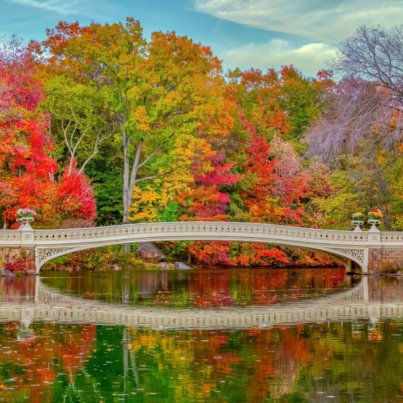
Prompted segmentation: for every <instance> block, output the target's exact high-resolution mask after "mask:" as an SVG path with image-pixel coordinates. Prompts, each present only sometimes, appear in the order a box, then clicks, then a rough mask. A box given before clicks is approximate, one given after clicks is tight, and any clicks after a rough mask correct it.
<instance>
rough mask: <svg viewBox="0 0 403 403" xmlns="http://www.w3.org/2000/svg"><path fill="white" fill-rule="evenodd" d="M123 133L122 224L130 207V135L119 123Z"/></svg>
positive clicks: (127, 247) (127, 245)
mask: <svg viewBox="0 0 403 403" xmlns="http://www.w3.org/2000/svg"><path fill="white" fill-rule="evenodd" d="M121 130H122V135H123V224H128V223H129V207H130V198H129V194H130V175H129V172H130V160H129V155H128V149H129V145H130V137H128V135H127V133H126V130H125V129H124V126H123V124H122V125H121ZM125 252H126V253H130V243H127V244H125Z"/></svg>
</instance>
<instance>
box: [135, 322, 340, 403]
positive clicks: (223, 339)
mask: <svg viewBox="0 0 403 403" xmlns="http://www.w3.org/2000/svg"><path fill="white" fill-rule="evenodd" d="M305 330H306V325H298V326H297V327H290V326H277V327H275V328H271V329H259V328H258V329H250V330H232V331H220V330H218V329H217V330H194V331H189V332H158V331H153V330H150V329H141V330H139V329H132V330H131V334H132V343H133V349H134V351H135V352H136V356H137V357H139V356H142V354H143V355H144V357H147V356H149V354H151V353H152V354H155V358H154V359H155V360H156V361H158V363H159V377H163V376H164V372H166V373H167V374H169V377H170V379H171V383H172V385H174V386H173V387H174V388H175V394H174V396H175V399H176V400H175V401H182V400H181V398H183V397H184V394H186V397H187V399H188V400H184V401H193V400H195V401H197V400H198V399H205V398H206V397H207V396H212V395H209V394H210V393H212V392H214V391H218V390H220V391H221V393H222V395H223V396H224V393H225V392H226V393H227V395H228V393H230V392H229V391H230V390H231V391H233V392H232V393H234V394H233V396H234V397H236V398H237V399H239V401H245V402H246V401H247V402H256V403H258V402H262V401H264V399H266V398H267V397H268V396H269V395H270V396H271V397H274V395H278V397H280V396H281V395H282V394H283V393H289V392H291V391H293V390H294V388H295V382H296V380H297V379H298V376H299V374H300V371H301V369H302V368H308V367H310V366H312V365H314V366H316V367H317V368H318V369H321V367H322V366H324V367H325V366H326V365H327V364H326V360H325V363H323V358H327V359H331V358H332V357H333V355H334V348H333V347H332V346H331V344H329V343H327V342H326V341H319V342H318V336H320V334H321V332H322V333H323V334H326V333H325V332H327V331H328V329H327V326H326V325H321V326H317V328H316V329H315V331H316V333H315V336H316V337H311V338H307V337H304V336H303V334H304V331H305ZM316 347H317V348H319V349H320V350H319V351H320V357H318V356H317V355H316V353H315V348H316ZM317 361H320V364H319V365H318V364H317ZM182 380H183V381H184V384H186V385H187V386H186V387H184V388H182V387H181V385H182V383H181V381H182ZM146 382H147V380H145V384H143V385H142V387H143V388H145V389H147V387H149V385H148V384H146ZM231 383H232V385H231ZM236 385H238V386H239V385H242V388H240V387H237V386H236ZM284 391H285V392H284ZM209 401H210V400H209ZM211 401H216V400H215V399H214V397H211ZM218 401H220V402H222V400H218ZM229 401H231V400H229Z"/></svg>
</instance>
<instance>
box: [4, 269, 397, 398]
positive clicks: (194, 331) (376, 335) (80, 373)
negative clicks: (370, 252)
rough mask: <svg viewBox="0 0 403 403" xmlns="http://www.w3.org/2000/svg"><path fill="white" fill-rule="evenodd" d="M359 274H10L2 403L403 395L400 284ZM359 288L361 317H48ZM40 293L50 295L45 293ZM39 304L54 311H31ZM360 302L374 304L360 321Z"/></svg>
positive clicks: (310, 303) (220, 307)
mask: <svg viewBox="0 0 403 403" xmlns="http://www.w3.org/2000/svg"><path fill="white" fill-rule="evenodd" d="M360 280H361V278H360V277H358V278H355V277H351V276H346V275H345V272H344V270H340V269H317V270H310V269H306V270H278V271H274V270H271V271H269V270H247V271H202V272H131V273H122V272H96V273H88V272H79V273H71V274H66V273H50V274H45V275H44V277H43V278H41V281H40V283H39V282H38V279H36V278H34V277H29V278H22V279H18V278H16V279H4V278H3V279H2V280H1V281H0V298H1V301H2V303H1V306H0V311H1V312H6V311H7V320H6V317H5V316H4V318H3V321H2V322H1V323H0V401H5V402H24V401H29V402H41V403H42V402H85V403H87V402H104V403H106V402H121V401H122V402H158V403H159V402H184V403H185V402H217V403H224V402H228V403H229V402H248V403H249V402H282V403H288V402H290V403H291V402H295V403H296V402H324V401H334V402H335V401H337V402H400V401H403V395H402V390H403V319H400V318H399V315H400V312H403V311H402V310H400V308H399V307H400V305H399V304H400V301H401V300H403V280H401V279H398V278H381V279H379V278H375V277H369V278H365V281H366V282H365V288H363V284H364V283H360ZM351 289H353V291H354V290H362V291H360V292H359V293H357V295H358V297H355V298H358V299H356V300H354V302H353V304H354V307H355V308H354V309H355V311H354V312H355V314H354V318H353V317H351V318H344V319H343V320H338V319H337V318H336V319H329V320H315V321H311V322H307V321H298V320H293V321H292V322H288V323H284V322H279V323H275V322H272V323H269V324H265V326H255V327H245V328H240V327H237V328H236V327H231V326H229V327H228V326H225V327H223V326H221V327H220V326H216V327H210V328H197V327H195V328H191V329H190V328H188V329H185V328H177V329H173V328H171V329H170V328H166V327H165V328H162V329H159V328H158V327H155V326H154V327H146V326H133V327H128V326H122V325H118V324H115V325H113V324H109V325H105V324H100V323H95V322H90V323H86V322H85V320H72V321H59V320H57V319H56V320H55V315H53V316H52V313H54V312H55V309H56V310H60V311H68V312H73V311H74V309H75V308H76V307H80V308H82V309H83V310H85V309H87V308H84V307H86V306H92V308H88V309H100V308H99V306H101V309H102V307H108V309H109V310H113V309H115V310H116V312H130V310H136V309H143V310H144V309H146V310H147V309H153V312H154V313H155V312H157V313H158V314H159V315H160V316H164V314H168V312H169V314H170V315H172V314H175V315H179V316H180V315H181V314H182V313H183V314H184V315H185V314H188V313H189V312H190V313H191V312H200V313H201V314H203V315H213V314H216V313H217V312H223V313H222V314H220V315H221V316H225V315H226V314H228V315H230V314H232V313H233V312H235V313H236V312H238V313H240V314H242V313H243V312H255V311H253V309H258V311H257V312H267V311H270V312H277V311H279V310H280V309H281V310H283V311H284V310H285V311H287V310H288V311H290V312H292V309H293V307H299V308H301V307H302V308H304V307H305V306H306V307H308V308H309V309H312V307H316V306H317V307H320V306H322V305H323V306H324V304H327V305H326V306H329V307H330V308H332V307H336V308H337V307H339V306H343V307H349V306H350V305H351V303H350V302H349V301H347V300H345V301H343V299H345V298H344V296H346V295H350V294H349V293H350V291H349V290H351ZM43 290H49V292H51V293H53V294H52V295H53V298H54V300H53V301H54V302H51V301H50V300H48V301H47V304H45V303H44V302H43V301H42V300H41V299H44V298H45V297H44V295H45V294H44V293H43V292H44V291H43ZM35 294H36V298H35ZM55 296H56V297H57V298H58V297H59V296H60V297H61V298H62V297H63V296H65V297H66V299H63V298H62V299H60V301H59V302H57V298H56V297H55ZM339 297H340V298H339ZM45 299H46V298H45ZM35 300H36V301H35ZM55 301H56V302H55ZM98 301H99V302H98ZM88 304H90V305H88ZM91 304H92V305H91ZM99 304H101V305H99ZM39 307H42V308H41V309H45V310H47V313H48V314H49V319H47V320H41V321H38V320H35V309H39ZM43 307H45V308H43ZM121 307H122V308H121ZM360 307H364V308H365V307H370V308H371V309H368V310H367V311H365V312H367V313H366V314H365V315H363V316H362V317H360V314H359V312H360V309H361V308H360ZM213 308H214V309H213ZM308 308H307V309H308ZM122 309H123V310H124V311H122ZM402 309H403V304H402ZM127 310H129V311H127ZM133 312H134V311H133ZM145 312H147V311H145ZM150 312H151V311H150ZM357 312H358V313H357ZM363 312H364V311H363ZM368 312H369V313H368ZM383 312H387V315H386V314H384V313H383ZM4 315H6V314H4ZM30 315H31V316H30Z"/></svg>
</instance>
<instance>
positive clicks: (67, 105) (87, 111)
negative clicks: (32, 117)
mask: <svg viewBox="0 0 403 403" xmlns="http://www.w3.org/2000/svg"><path fill="white" fill-rule="evenodd" d="M45 93H46V100H45V102H44V104H43V108H44V109H45V110H47V111H49V113H50V116H51V123H52V124H51V128H52V129H53V130H52V132H53V135H54V136H56V135H57V134H58V135H59V136H60V137H61V139H58V140H59V143H61V142H64V145H65V147H66V148H67V151H68V160H69V161H70V162H69V166H70V168H71V167H72V164H73V161H77V160H78V158H80V162H81V164H80V171H84V169H85V167H86V165H87V164H88V162H89V161H91V159H92V158H94V157H95V156H96V155H97V153H98V151H99V147H100V145H101V144H102V143H103V142H104V141H105V140H107V139H108V138H110V137H111V136H112V135H113V134H114V133H115V131H116V129H115V127H114V126H115V125H114V121H113V119H112V118H111V116H110V114H109V113H108V110H107V108H106V107H105V99H104V96H103V95H102V93H101V91H99V90H98V89H97V88H94V87H93V86H90V85H86V84H81V83H76V82H74V81H72V80H70V79H68V78H66V77H63V76H62V77H55V78H53V79H51V80H49V81H48V82H47V83H46V86H45ZM57 151H58V154H59V155H60V156H59V155H58V157H59V158H60V157H62V155H61V150H57Z"/></svg>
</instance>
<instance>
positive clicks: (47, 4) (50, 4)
mask: <svg viewBox="0 0 403 403" xmlns="http://www.w3.org/2000/svg"><path fill="white" fill-rule="evenodd" d="M10 1H11V3H17V4H21V5H23V6H29V7H34V8H39V9H42V10H45V11H53V12H56V13H58V14H63V15H69V14H77V9H76V8H75V5H76V4H77V1H64V0H46V1H41V0H10Z"/></svg>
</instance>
